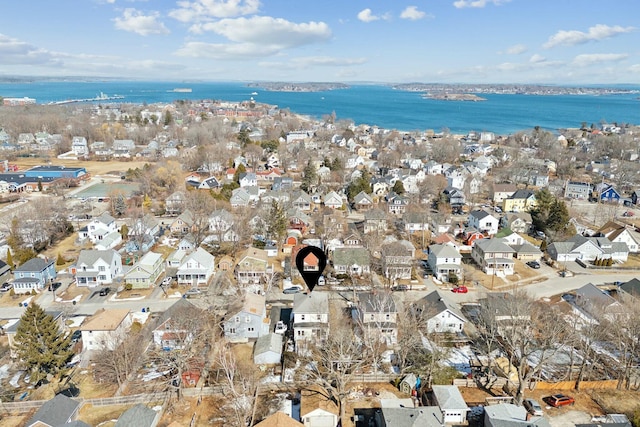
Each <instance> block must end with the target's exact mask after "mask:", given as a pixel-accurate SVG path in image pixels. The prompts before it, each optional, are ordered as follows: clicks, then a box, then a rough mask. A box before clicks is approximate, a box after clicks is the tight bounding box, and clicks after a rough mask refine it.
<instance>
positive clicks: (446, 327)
mask: <svg viewBox="0 0 640 427" xmlns="http://www.w3.org/2000/svg"><path fill="white" fill-rule="evenodd" d="M413 309H414V310H415V311H416V314H418V315H420V316H421V317H422V318H423V320H424V321H425V322H426V324H427V331H428V332H429V333H453V334H456V333H460V332H462V331H463V329H464V325H465V323H467V319H465V317H464V316H463V315H462V313H461V312H460V310H458V309H457V308H455V307H454V306H452V305H450V304H449V303H447V302H446V301H445V300H444V299H443V298H442V295H440V292H439V291H433V292H431V293H430V294H428V295H427V296H425V297H423V298H421V299H419V300H418V301H416V302H415V303H414V304H413Z"/></svg>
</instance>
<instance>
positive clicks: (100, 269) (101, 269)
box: [98, 265, 106, 271]
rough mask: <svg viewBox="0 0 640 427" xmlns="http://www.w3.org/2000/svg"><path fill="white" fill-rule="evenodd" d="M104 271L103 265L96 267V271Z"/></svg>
mask: <svg viewBox="0 0 640 427" xmlns="http://www.w3.org/2000/svg"><path fill="white" fill-rule="evenodd" d="M105 270H106V269H105V267H104V265H101V266H99V267H98V271H105Z"/></svg>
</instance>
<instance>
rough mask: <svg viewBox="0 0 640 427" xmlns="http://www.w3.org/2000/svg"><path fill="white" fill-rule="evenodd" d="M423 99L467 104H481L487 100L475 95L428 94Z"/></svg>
mask: <svg viewBox="0 0 640 427" xmlns="http://www.w3.org/2000/svg"><path fill="white" fill-rule="evenodd" d="M422 97H423V98H428V99H436V100H439V101H466V102H469V101H470V102H481V101H486V100H487V98H482V97H480V96H478V95H474V94H473V93H426V94H424V95H422Z"/></svg>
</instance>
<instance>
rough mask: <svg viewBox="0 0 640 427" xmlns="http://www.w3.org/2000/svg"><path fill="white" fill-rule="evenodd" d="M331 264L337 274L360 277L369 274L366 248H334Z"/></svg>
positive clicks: (369, 268) (369, 264) (369, 266)
mask: <svg viewBox="0 0 640 427" xmlns="http://www.w3.org/2000/svg"><path fill="white" fill-rule="evenodd" d="M332 262H333V268H334V270H335V271H336V273H337V274H353V275H356V276H361V275H363V274H369V273H370V272H371V261H370V259H369V250H368V249H366V248H357V247H349V248H336V249H335V250H334V251H333V257H332Z"/></svg>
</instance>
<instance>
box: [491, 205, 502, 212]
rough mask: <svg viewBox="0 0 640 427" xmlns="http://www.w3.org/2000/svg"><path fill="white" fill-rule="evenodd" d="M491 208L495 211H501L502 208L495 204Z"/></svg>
mask: <svg viewBox="0 0 640 427" xmlns="http://www.w3.org/2000/svg"><path fill="white" fill-rule="evenodd" d="M493 210H494V211H495V212H496V213H502V208H501V207H500V206H496V207H495V208H493Z"/></svg>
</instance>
